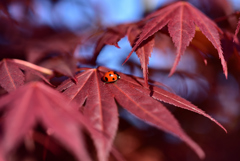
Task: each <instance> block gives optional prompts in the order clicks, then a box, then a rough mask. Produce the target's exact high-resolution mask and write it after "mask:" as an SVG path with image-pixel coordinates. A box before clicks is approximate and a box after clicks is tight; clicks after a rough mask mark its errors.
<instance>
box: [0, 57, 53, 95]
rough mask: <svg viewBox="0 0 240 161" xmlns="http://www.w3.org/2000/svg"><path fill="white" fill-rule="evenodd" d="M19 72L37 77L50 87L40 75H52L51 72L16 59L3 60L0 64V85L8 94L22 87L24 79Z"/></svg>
mask: <svg viewBox="0 0 240 161" xmlns="http://www.w3.org/2000/svg"><path fill="white" fill-rule="evenodd" d="M21 70H24V71H27V72H30V73H32V74H34V75H37V76H38V77H40V78H42V79H43V80H44V81H45V82H46V83H48V84H50V85H51V83H50V82H49V81H48V80H47V79H46V78H45V77H44V76H43V75H42V73H45V74H49V75H52V74H53V72H52V71H51V70H49V69H46V68H42V67H40V66H37V65H34V64H31V63H29V62H25V61H22V60H17V59H13V60H12V59H3V60H2V61H1V62H0V85H1V86H2V87H3V88H4V89H5V90H6V91H8V92H11V91H13V90H15V89H16V88H18V87H19V86H21V85H23V84H24V80H25V77H24V74H23V72H22V71H21Z"/></svg>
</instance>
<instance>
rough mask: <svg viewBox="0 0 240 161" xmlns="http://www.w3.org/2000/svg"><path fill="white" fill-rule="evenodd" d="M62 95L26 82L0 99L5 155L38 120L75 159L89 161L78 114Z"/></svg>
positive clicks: (40, 84)
mask: <svg viewBox="0 0 240 161" xmlns="http://www.w3.org/2000/svg"><path fill="white" fill-rule="evenodd" d="M68 102H69V101H68V100H67V98H66V97H64V96H63V95H62V94H60V93H59V92H57V91H56V90H54V89H52V88H50V87H48V86H46V85H45V84H43V83H39V82H33V83H29V84H26V85H24V86H22V87H20V88H18V89H17V90H15V91H14V92H11V93H10V94H8V95H6V96H4V97H2V98H1V99H0V109H5V111H6V113H5V116H4V120H3V121H4V128H3V139H2V142H1V147H2V148H3V154H4V155H7V154H9V152H10V151H11V150H13V149H14V148H15V147H16V145H18V144H19V143H20V142H21V141H22V139H23V137H24V136H26V135H27V133H28V132H29V130H31V129H32V128H33V127H34V125H36V124H37V123H39V121H40V123H41V124H42V125H43V126H44V127H45V128H46V130H47V131H48V133H50V134H51V136H52V137H54V138H55V139H57V140H59V141H60V143H62V144H63V145H64V146H65V147H66V148H67V149H68V150H70V151H71V152H73V154H74V155H75V156H76V157H77V158H78V159H79V160H86V161H90V160H91V159H90V156H89V154H88V152H87V150H86V148H85V141H84V137H83V134H82V132H81V129H82V128H83V126H82V125H83V124H80V123H79V121H78V120H77V119H76V118H77V117H79V116H80V115H78V114H79V113H77V112H76V111H75V110H74V109H75V108H74V107H72V106H73V105H71V104H69V103H68Z"/></svg>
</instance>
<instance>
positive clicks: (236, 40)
mask: <svg viewBox="0 0 240 161" xmlns="http://www.w3.org/2000/svg"><path fill="white" fill-rule="evenodd" d="M239 29H240V19H239V20H238V24H237V28H236V30H235V34H234V37H233V41H234V42H236V43H239V41H238V38H237V35H238V32H239Z"/></svg>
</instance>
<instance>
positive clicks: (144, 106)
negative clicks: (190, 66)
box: [58, 67, 225, 160]
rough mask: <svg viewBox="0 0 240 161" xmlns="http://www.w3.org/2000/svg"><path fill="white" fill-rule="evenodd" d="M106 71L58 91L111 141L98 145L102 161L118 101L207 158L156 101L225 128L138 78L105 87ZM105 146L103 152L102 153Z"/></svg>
mask: <svg viewBox="0 0 240 161" xmlns="http://www.w3.org/2000/svg"><path fill="white" fill-rule="evenodd" d="M107 71H109V69H106V68H104V67H99V68H98V69H88V70H86V71H84V72H82V73H79V74H78V75H76V78H77V79H78V84H75V83H73V82H72V81H71V80H70V79H69V80H66V81H65V82H63V83H62V84H61V85H60V86H59V87H58V90H60V91H62V92H63V94H65V95H67V96H68V97H69V98H70V99H71V100H74V101H76V102H77V103H78V104H79V107H80V108H81V110H82V111H83V113H84V115H85V116H87V117H88V118H90V120H91V122H92V124H93V125H94V127H95V128H96V129H98V130H99V131H101V132H102V133H103V134H104V135H107V136H108V137H110V138H111V139H108V140H105V141H104V142H103V143H102V144H101V145H99V142H98V143H97V144H96V147H97V149H98V152H99V154H98V155H99V160H103V158H105V157H106V156H107V155H108V153H109V150H110V147H111V144H112V140H113V138H114V136H115V133H116V130H117V123H118V118H117V116H118V114H117V105H116V103H115V100H116V101H117V103H118V104H119V105H121V106H122V107H123V108H125V109H127V110H128V111H129V112H131V113H132V114H134V115H136V116H137V117H139V118H140V119H142V120H144V121H146V122H148V123H150V124H152V125H154V126H156V127H157V128H159V129H162V130H164V131H166V132H169V133H171V134H173V135H175V136H177V137H179V138H180V139H182V140H183V141H185V142H186V143H187V144H188V145H189V146H190V147H191V148H192V149H193V150H194V151H195V152H196V153H197V154H198V155H199V157H200V158H203V157H204V152H203V151H202V149H201V148H200V147H199V146H198V145H197V144H196V143H195V142H194V141H193V140H191V139H190V138H189V136H187V134H185V132H184V131H183V130H182V128H181V127H180V125H179V123H178V121H177V120H176V119H175V118H174V117H173V115H172V114H171V113H170V112H169V111H168V110H167V109H166V108H165V107H164V106H163V105H162V104H161V103H160V102H159V101H157V100H161V101H164V102H166V103H170V104H173V105H175V106H178V107H181V108H184V109H187V110H190V111H193V112H196V113H199V114H201V115H203V116H205V117H208V118H210V119H211V120H212V121H214V122H215V123H217V124H218V125H219V126H220V127H222V126H221V125H220V124H219V123H218V122H217V121H216V120H214V119H213V118H212V117H210V116H209V115H207V114H206V113H205V112H203V111H202V110H200V109H199V108H197V107H196V106H194V105H193V104H191V103H190V102H188V101H186V100H184V99H183V98H181V97H179V96H176V95H174V94H172V93H169V92H167V91H165V90H163V89H161V88H158V87H156V86H153V85H150V89H151V90H149V88H147V87H145V86H143V84H144V80H143V79H140V78H137V77H133V76H132V77H131V76H127V75H124V74H123V73H118V74H119V75H120V76H121V79H120V80H118V81H117V82H116V83H107V84H106V83H104V82H103V81H102V80H101V78H102V76H103V75H104V73H105V72H107ZM222 128H223V127H222ZM223 129H224V128H223ZM224 130H225V129H224ZM103 145H104V149H102V147H103Z"/></svg>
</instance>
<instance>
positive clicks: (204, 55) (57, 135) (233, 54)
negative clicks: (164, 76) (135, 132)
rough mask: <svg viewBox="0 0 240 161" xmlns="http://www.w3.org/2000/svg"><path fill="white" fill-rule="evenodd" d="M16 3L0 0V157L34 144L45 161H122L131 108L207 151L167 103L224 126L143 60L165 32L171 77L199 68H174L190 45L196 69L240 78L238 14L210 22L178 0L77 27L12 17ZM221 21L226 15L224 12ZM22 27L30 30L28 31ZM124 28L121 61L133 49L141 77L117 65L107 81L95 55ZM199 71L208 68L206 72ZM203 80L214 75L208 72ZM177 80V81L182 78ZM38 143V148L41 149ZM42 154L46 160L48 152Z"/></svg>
mask: <svg viewBox="0 0 240 161" xmlns="http://www.w3.org/2000/svg"><path fill="white" fill-rule="evenodd" d="M14 2H15V1H7V0H6V1H3V2H1V4H0V9H1V13H0V19H1V22H0V24H1V25H2V26H3V27H1V28H0V37H1V39H2V40H3V41H4V42H6V43H1V44H0V45H1V46H0V48H1V51H0V52H1V62H0V85H1V87H2V88H1V97H0V112H1V115H0V118H1V122H0V160H21V159H24V157H23V155H22V154H23V153H24V154H25V155H26V154H28V153H30V152H32V153H34V154H35V155H34V156H35V157H36V158H35V159H39V158H37V157H38V155H37V153H39V152H41V151H43V152H42V153H41V157H42V159H43V160H48V159H49V160H64V157H67V158H68V160H79V161H80V160H84V161H91V160H99V161H106V160H114V159H115V160H125V158H124V157H126V155H125V154H124V153H122V154H121V150H120V149H121V147H117V140H118V139H119V138H118V135H119V134H120V132H121V122H124V121H123V119H122V118H124V116H123V117H122V112H121V111H122V110H126V111H128V112H129V113H131V114H132V115H134V116H131V118H132V119H136V118H135V117H137V118H138V119H140V120H142V121H143V122H145V123H147V124H149V125H151V126H153V127H155V129H160V130H162V131H165V132H166V133H169V134H171V135H173V136H175V137H177V138H179V139H180V140H182V141H183V142H185V143H186V144H187V145H188V146H189V147H190V148H191V149H192V150H193V151H194V152H195V153H196V154H197V155H198V157H199V158H200V159H204V158H205V153H204V151H203V150H202V148H201V147H200V146H199V145H198V143H196V142H195V141H193V140H192V139H191V138H190V137H189V136H188V135H187V134H186V132H185V131H184V128H182V127H181V126H180V124H179V122H178V118H175V116H173V114H172V113H171V112H173V111H174V110H170V109H171V108H173V107H172V106H175V107H179V108H181V109H185V110H187V111H191V112H194V113H197V114H199V115H202V116H204V117H206V118H208V119H210V120H211V121H212V122H214V123H215V124H217V125H218V126H219V127H220V128H222V129H223V130H224V131H225V132H227V130H226V129H225V128H224V127H223V126H222V125H221V124H220V123H219V122H218V121H216V120H215V119H214V118H213V117H211V116H210V115H208V114H206V113H205V112H204V111H203V110H202V109H200V108H199V107H197V106H196V105H194V104H192V103H191V102H190V101H188V100H186V99H184V98H182V97H180V96H178V94H176V93H174V92H173V90H171V89H170V88H168V87H167V85H164V84H162V83H159V82H158V81H153V80H151V79H149V76H150V77H151V73H161V70H158V69H157V70H154V69H152V68H149V61H150V59H149V58H150V56H151V54H152V52H153V50H154V48H160V49H161V48H162V46H161V45H159V44H161V43H162V40H160V39H161V38H166V37H167V38H166V41H167V40H168V39H171V40H172V44H171V45H174V46H175V47H176V52H175V53H176V58H175V61H174V63H173V65H172V67H171V69H170V73H169V76H172V77H174V76H176V75H180V76H183V77H189V78H192V79H195V76H196V75H197V74H196V75H194V74H193V73H184V71H178V70H177V66H178V64H179V62H180V58H181V56H183V54H184V53H185V51H186V50H187V47H188V46H189V47H192V48H193V49H194V50H195V53H197V54H198V55H197V56H195V57H198V58H199V57H200V59H199V60H200V61H202V60H203V61H204V62H205V64H206V65H207V64H208V66H206V67H202V70H205V71H213V70H214V71H213V72H212V73H214V74H212V73H211V74H212V75H217V73H218V72H219V71H220V70H221V69H220V67H219V66H220V64H221V66H222V70H223V73H224V75H225V77H226V78H227V77H228V75H229V74H228V73H230V74H231V76H234V77H235V79H236V80H237V81H238V82H239V70H240V68H239V60H240V59H239V54H238V49H239V42H238V36H237V34H238V32H239V28H240V21H239V22H238V24H237V23H236V21H234V22H235V28H234V29H230V27H226V26H221V25H218V24H216V22H217V20H216V22H214V20H213V19H211V18H210V17H208V16H207V15H205V14H204V13H203V12H202V11H200V10H199V9H197V8H196V7H194V6H193V5H191V4H190V3H189V2H185V1H184V2H182V1H179V2H173V3H171V4H168V5H167V6H163V7H161V8H159V9H158V10H156V11H154V12H152V13H150V14H148V15H146V16H145V17H144V18H142V19H141V20H139V21H137V22H131V23H124V24H119V25H115V26H112V27H106V28H105V29H97V30H96V29H90V30H86V31H85V32H81V33H80V34H76V33H72V32H70V31H66V30H62V31H60V30H54V29H52V28H49V27H39V28H38V27H36V26H34V25H32V24H30V23H25V22H19V21H16V20H14V18H12V17H11V13H10V12H9V10H8V6H9V5H11V3H14ZM57 2H58V1H53V2H52V3H57ZM224 2H225V1H224ZM21 3H22V4H23V5H24V7H25V9H26V12H28V11H29V10H34V9H33V6H34V3H33V1H31V0H30V1H22V2H21ZM216 3H217V2H216ZM222 3H223V2H222ZM25 16H26V17H27V16H28V15H25ZM221 16H222V17H221V18H222V19H221V20H219V21H220V22H224V21H227V20H228V19H230V18H231V17H235V16H239V15H238V14H237V12H236V14H231V15H227V14H226V15H221ZM25 21H27V20H25ZM228 23H229V24H230V25H232V24H233V23H232V22H231V21H230V20H229V22H228ZM230 25H229V26H230ZM23 29H24V30H30V31H31V34H29V35H28V34H27V33H26V31H23ZM235 29H236V30H235ZM234 32H235V34H234ZM162 35H164V36H165V37H162ZM125 36H127V37H128V41H129V43H130V44H131V46H132V50H131V51H130V53H129V55H128V56H127V58H126V60H125V61H123V62H122V63H123V64H124V65H126V66H130V67H131V66H132V67H133V66H136V64H134V63H133V64H131V61H128V60H129V58H130V56H131V55H132V54H133V53H134V52H135V53H136V55H137V57H138V58H139V60H140V64H141V67H140V66H139V67H138V68H141V69H142V73H143V78H140V77H137V76H134V74H133V72H132V73H131V74H130V75H129V74H126V73H124V72H120V71H116V72H117V74H118V75H120V77H121V78H120V79H119V80H117V81H116V82H115V83H108V82H104V81H103V79H102V77H103V75H104V73H106V72H108V71H111V70H113V69H110V68H106V67H103V66H101V64H98V61H97V58H98V57H99V54H100V52H101V51H102V49H103V48H104V47H105V46H106V45H114V46H115V47H117V48H120V46H119V45H118V42H119V41H120V40H121V39H122V38H124V37H125ZM233 40H234V41H233ZM163 41H165V40H163ZM87 43H89V44H96V46H95V48H94V51H93V53H89V55H91V56H89V57H84V56H82V55H81V54H80V56H76V52H77V51H78V49H79V48H83V47H84V46H85V45H86V44H87ZM163 44H164V43H163ZM227 44H230V45H227ZM171 45H169V46H170V47H171ZM166 46H167V45H166ZM169 46H168V47H169ZM195 53H194V54H195ZM199 53H200V54H199ZM217 57H219V58H220V60H218V59H217ZM115 58H117V56H115ZM199 60H196V63H199V62H200V61H199ZM211 61H212V62H213V63H211ZM214 61H215V62H214ZM227 62H228V63H229V65H227V64H228V63H227ZM230 63H231V64H230ZM209 64H210V65H209ZM89 66H91V68H89ZM94 66H97V67H95V68H94ZM228 69H229V70H228ZM167 72H169V70H168V71H167ZM202 73H204V72H202ZM211 74H210V75H211ZM202 75H203V76H206V73H204V74H202ZM151 78H153V79H154V77H151ZM206 78H207V77H206ZM207 79H208V78H207ZM156 80H157V79H156ZM208 81H209V82H211V81H212V82H215V81H216V80H211V79H210V77H209V79H208ZM179 84H180V86H181V82H180V83H179ZM213 84H214V83H213ZM210 95H211V94H210ZM199 100H200V99H199ZM210 101H211V99H210ZM212 101H213V102H214V100H212ZM200 105H201V104H200ZM216 105H217V104H215V106H216ZM168 107H169V108H170V109H169V108H168ZM175 109H176V108H175ZM174 113H175V112H174ZM181 114H182V113H181V112H180V111H179V115H181ZM183 115H184V114H183ZM183 115H182V116H183ZM191 115H192V116H196V115H195V114H193V113H191ZM206 118H204V119H206ZM188 119H189V118H184V120H186V121H188ZM126 124H128V123H126ZM208 124H210V123H208ZM191 126H195V125H193V124H191ZM196 126H197V125H196ZM147 131H148V130H147ZM149 131H151V130H149ZM142 133H144V132H142ZM218 133H220V131H218ZM201 137H204V136H201ZM120 140H121V139H120ZM50 143H51V144H50ZM116 147H117V148H116ZM41 148H42V149H43V150H39V149H41ZM118 148H119V150H118ZM23 151H24V152H23ZM49 153H51V154H50V155H51V157H50V158H51V159H50V158H47V157H46V155H47V154H48V155H49ZM171 153H174V151H171ZM27 156H28V155H27ZM112 156H113V157H112ZM131 157H132V156H131ZM131 157H127V160H128V159H130V160H131ZM18 158H20V159H18ZM70 158H71V159H70ZM136 158H137V157H136ZM136 158H134V159H133V160H135V159H136ZM39 160H41V159H39ZM142 160H144V159H142ZM161 160H164V159H163V158H162V159H161Z"/></svg>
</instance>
